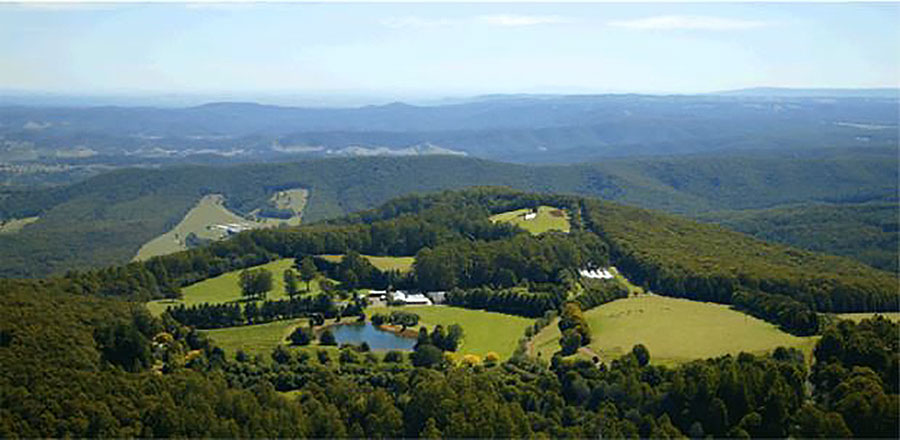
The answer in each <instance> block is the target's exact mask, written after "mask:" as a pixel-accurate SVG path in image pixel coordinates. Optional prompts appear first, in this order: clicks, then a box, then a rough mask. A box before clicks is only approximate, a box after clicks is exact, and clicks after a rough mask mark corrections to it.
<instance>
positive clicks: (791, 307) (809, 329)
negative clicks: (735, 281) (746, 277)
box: [733, 288, 820, 336]
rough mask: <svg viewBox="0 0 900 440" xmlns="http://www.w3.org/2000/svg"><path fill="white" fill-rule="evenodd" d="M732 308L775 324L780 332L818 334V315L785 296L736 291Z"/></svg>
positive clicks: (804, 334)
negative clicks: (779, 328)
mask: <svg viewBox="0 0 900 440" xmlns="http://www.w3.org/2000/svg"><path fill="white" fill-rule="evenodd" d="M733 300H734V306H735V308H737V309H738V310H740V311H742V312H745V313H749V314H750V315H753V316H755V317H757V318H759V319H762V320H765V321H769V322H771V323H774V324H777V325H778V326H780V327H781V329H782V330H784V331H786V332H788V333H791V334H795V335H797V336H810V335H815V334H817V333H819V327H820V323H819V314H818V313H816V312H815V311H814V310H812V309H811V308H810V307H809V305H807V304H804V303H802V302H800V301H797V300H795V299H793V298H791V297H789V296H785V295H771V294H768V293H763V292H760V291H751V290H746V289H743V288H741V289H738V291H737V292H735V294H734V296H733Z"/></svg>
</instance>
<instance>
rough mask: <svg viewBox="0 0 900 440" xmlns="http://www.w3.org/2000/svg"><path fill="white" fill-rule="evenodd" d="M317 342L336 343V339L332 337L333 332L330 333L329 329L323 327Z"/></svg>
mask: <svg viewBox="0 0 900 440" xmlns="http://www.w3.org/2000/svg"><path fill="white" fill-rule="evenodd" d="M319 344H321V345H337V340H336V339H335V338H334V333H332V332H331V330H330V329H325V330H324V331H323V332H322V334H320V335H319Z"/></svg>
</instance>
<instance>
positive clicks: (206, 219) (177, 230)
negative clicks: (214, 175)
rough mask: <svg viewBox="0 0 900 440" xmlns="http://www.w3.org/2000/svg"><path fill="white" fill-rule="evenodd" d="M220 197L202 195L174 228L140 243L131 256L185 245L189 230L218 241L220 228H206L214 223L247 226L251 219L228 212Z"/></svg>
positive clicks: (165, 251) (222, 233) (180, 248)
mask: <svg viewBox="0 0 900 440" xmlns="http://www.w3.org/2000/svg"><path fill="white" fill-rule="evenodd" d="M222 202H223V198H222V196H221V195H218V194H210V195H207V196H204V197H203V198H202V199H200V201H199V202H197V205H196V206H194V207H193V208H191V210H190V211H188V213H187V214H186V215H185V216H184V218H183V219H182V220H181V222H179V223H178V225H176V226H175V227H174V228H172V229H171V230H169V231H168V232H166V233H165V234H162V235H160V236H159V237H156V238H154V239H153V240H150V241H148V242H147V243H146V244H144V245H143V246H141V248H140V250H138V253H137V255H135V257H134V259H135V260H137V261H140V260H146V259H148V258H152V257H156V256H158V255H166V254H171V253H174V252H178V251H183V250H185V249H187V248H188V246H187V244H186V243H185V240H186V239H187V236H188V235H189V234H191V233H193V234H195V235H197V237H198V238H201V239H207V240H219V239H221V238H223V237H225V236H226V235H227V234H226V232H225V231H224V230H221V229H209V226H212V225H215V224H225V223H238V224H245V225H247V226H249V225H250V223H251V222H249V221H247V220H246V219H244V218H242V217H240V216H238V215H237V214H235V213H233V212H231V211H229V210H228V209H227V208H225V206H224V205H223V204H222Z"/></svg>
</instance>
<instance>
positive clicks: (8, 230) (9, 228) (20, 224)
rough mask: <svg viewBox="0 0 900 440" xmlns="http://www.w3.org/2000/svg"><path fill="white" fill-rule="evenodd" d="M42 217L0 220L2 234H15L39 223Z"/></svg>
mask: <svg viewBox="0 0 900 440" xmlns="http://www.w3.org/2000/svg"><path fill="white" fill-rule="evenodd" d="M39 219H40V217H25V218H13V219H9V220H0V234H15V233H16V232H19V231H21V230H22V228H24V227H25V226H27V225H30V224H32V223H34V222H36V221H38V220H39Z"/></svg>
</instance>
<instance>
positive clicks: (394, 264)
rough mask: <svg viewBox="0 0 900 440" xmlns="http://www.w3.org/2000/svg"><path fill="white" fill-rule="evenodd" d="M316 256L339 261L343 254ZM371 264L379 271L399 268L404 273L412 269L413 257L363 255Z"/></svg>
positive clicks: (335, 261) (334, 261)
mask: <svg viewBox="0 0 900 440" xmlns="http://www.w3.org/2000/svg"><path fill="white" fill-rule="evenodd" d="M317 257H319V258H321V259H323V260H327V261H331V262H332V263H340V262H341V260H342V259H343V258H344V256H343V255H317ZM363 257H365V258H366V259H367V260H369V262H370V263H372V265H373V266H375V267H376V268H377V269H378V270H380V271H388V270H399V271H400V272H403V273H406V272H409V271H410V270H412V265H413V262H414V261H415V260H416V259H415V257H378V256H374V255H363Z"/></svg>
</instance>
